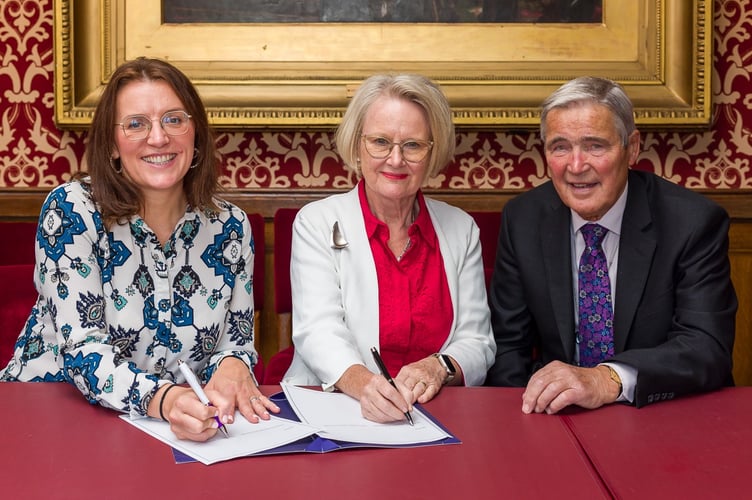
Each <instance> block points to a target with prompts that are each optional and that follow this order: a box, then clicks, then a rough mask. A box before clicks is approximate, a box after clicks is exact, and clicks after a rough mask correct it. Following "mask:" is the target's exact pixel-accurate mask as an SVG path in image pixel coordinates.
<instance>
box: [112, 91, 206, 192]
mask: <svg viewBox="0 0 752 500" xmlns="http://www.w3.org/2000/svg"><path fill="white" fill-rule="evenodd" d="M183 109H184V106H183V104H182V103H181V102H180V99H179V98H178V96H177V94H175V92H174V91H173V90H172V88H171V87H170V86H169V85H168V84H167V83H166V82H164V81H161V80H156V81H134V82H131V83H128V84H126V85H125V86H124V87H123V88H122V89H120V91H119V92H118V95H117V104H116V110H117V111H116V118H117V120H116V121H117V122H122V121H123V119H124V118H125V117H126V116H130V115H144V116H146V117H148V118H150V119H151V120H152V122H151V127H152V128H151V131H150V132H149V135H148V137H146V138H145V139H141V140H135V141H133V140H130V139H129V138H127V137H126V136H125V134H124V133H123V129H122V127H120V126H117V127H116V132H115V146H116V150H115V151H114V152H113V155H112V156H113V158H115V159H118V158H119V159H120V164H121V165H122V167H123V175H125V176H127V177H128V178H129V179H130V180H131V181H132V182H133V183H134V184H136V185H137V186H138V187H139V188H140V189H141V191H142V192H143V193H144V195H145V196H146V197H147V198H148V197H149V195H150V194H161V195H165V194H172V195H175V194H178V193H182V190H183V178H184V177H185V174H186V173H187V172H188V169H189V168H190V165H191V162H192V160H193V154H194V151H193V147H194V139H195V129H194V125H193V122H192V121H190V120H189V121H190V123H189V129H188V132H186V133H185V134H183V135H174V136H173V135H168V134H167V133H165V131H164V129H163V128H162V127H161V126H160V123H159V120H160V118H161V117H162V115H164V114H165V113H166V112H167V111H174V110H183Z"/></svg>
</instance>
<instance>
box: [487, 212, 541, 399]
mask: <svg viewBox="0 0 752 500" xmlns="http://www.w3.org/2000/svg"><path fill="white" fill-rule="evenodd" d="M508 208H509V209H505V211H504V213H503V214H502V222H501V229H500V231H499V242H498V246H497V250H496V261H495V264H494V272H493V277H492V279H491V286H490V290H489V305H490V307H491V324H492V327H493V331H494V338H495V340H496V361H495V363H494V365H493V366H492V367H491V369H490V370H489V372H488V376H487V377H486V385H494V386H513V387H522V386H525V385H527V382H528V379H529V378H530V376H531V374H532V371H533V367H532V365H533V345H534V344H535V339H536V338H537V332H536V331H535V323H534V321H533V318H532V313H531V311H530V309H529V308H528V305H527V300H526V295H525V291H524V284H523V278H522V267H521V264H522V263H521V262H520V261H519V260H518V255H517V254H516V248H515V242H516V239H514V238H513V237H512V235H511V233H512V231H513V228H512V227H511V224H513V223H514V219H513V218H511V216H510V213H511V212H512V211H513V210H512V207H511V206H509V207H508Z"/></svg>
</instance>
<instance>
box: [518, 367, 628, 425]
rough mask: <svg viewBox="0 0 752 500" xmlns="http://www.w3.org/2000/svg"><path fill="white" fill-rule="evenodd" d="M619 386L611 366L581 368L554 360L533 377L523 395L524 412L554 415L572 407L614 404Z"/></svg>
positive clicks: (589, 407) (595, 406)
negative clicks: (614, 378) (612, 374)
mask: <svg viewBox="0 0 752 500" xmlns="http://www.w3.org/2000/svg"><path fill="white" fill-rule="evenodd" d="M618 397H619V385H618V384H617V383H616V382H615V381H614V380H613V379H611V375H610V372H609V369H608V367H606V366H602V365H599V366H596V367H593V368H580V367H577V366H572V365H569V364H566V363H562V362H561V361H553V362H551V363H549V364H547V365H546V366H544V367H543V368H541V369H540V370H538V371H537V372H535V373H534V374H533V376H532V377H531V378H530V381H529V382H528V384H527V388H526V389H525V392H524V394H523V395H522V411H523V412H524V413H543V412H546V413H548V414H554V413H557V412H559V411H561V410H562V409H564V408H566V407H567V406H569V405H577V406H581V407H582V408H587V409H593V408H598V407H600V406H603V405H604V404H609V403H613V402H614V401H616V399H617V398H618Z"/></svg>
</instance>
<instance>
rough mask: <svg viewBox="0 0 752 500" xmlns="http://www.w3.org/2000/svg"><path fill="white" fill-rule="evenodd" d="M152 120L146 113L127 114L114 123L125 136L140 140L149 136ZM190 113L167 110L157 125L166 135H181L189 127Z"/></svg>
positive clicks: (132, 139)
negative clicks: (120, 120) (121, 119)
mask: <svg viewBox="0 0 752 500" xmlns="http://www.w3.org/2000/svg"><path fill="white" fill-rule="evenodd" d="M153 121H154V120H152V119H151V118H149V117H148V116H146V115H129V116H126V117H125V118H123V121H122V122H120V123H116V124H115V125H120V127H121V128H122V129H123V134H125V137H127V138H128V139H130V140H131V141H140V140H143V139H146V138H147V137H149V133H150V132H151V124H152V122H153ZM190 121H191V115H189V114H188V113H186V112H185V111H168V112H167V113H165V114H163V115H162V117H161V118H160V119H159V125H160V126H161V127H162V130H164V131H165V134H167V135H183V134H185V133H186V132H188V129H189V128H190Z"/></svg>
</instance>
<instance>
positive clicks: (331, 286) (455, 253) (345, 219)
mask: <svg viewBox="0 0 752 500" xmlns="http://www.w3.org/2000/svg"><path fill="white" fill-rule="evenodd" d="M425 200H426V206H427V208H428V214H429V216H430V217H431V222H432V223H433V226H434V228H435V230H436V235H437V237H438V240H439V248H440V249H441V256H442V258H443V260H444V268H445V271H446V276H447V281H448V285H449V293H450V295H451V298H452V305H453V308H454V322H453V324H452V327H451V329H450V331H449V337H448V338H447V340H446V342H445V343H444V345H443V347H442V349H441V352H443V353H445V354H448V355H450V356H452V358H454V359H455V360H456V361H457V363H459V365H460V367H461V368H462V373H463V375H464V377H465V385H480V384H482V383H483V382H484V380H485V378H486V372H487V371H488V369H489V368H490V366H491V365H492V364H493V362H494V357H495V354H496V343H495V342H494V338H493V333H492V331H491V323H490V319H489V317H490V313H489V309H488V302H487V299H486V288H485V281H484V276H483V263H482V259H481V247H480V240H479V236H478V235H479V232H478V226H477V225H476V224H475V221H474V220H473V218H472V217H470V216H469V215H468V214H467V213H465V212H463V211H462V210H460V209H459V208H456V207H453V206H451V205H448V204H446V203H443V202H440V201H436V200H431V199H429V198H425ZM335 222H338V223H339V228H340V231H341V233H342V235H343V236H344V238H345V239H346V240H347V243H348V245H347V247H346V248H343V249H335V248H333V245H332V227H333V225H334V223H335ZM290 279H291V285H292V339H293V343H294V345H295V356H294V357H293V360H292V363H291V365H290V368H289V369H288V370H287V373H286V374H285V377H284V379H283V380H284V381H285V382H289V383H292V384H297V385H319V384H321V385H322V387H323V388H324V389H325V390H327V389H331V388H333V385H334V383H335V382H337V381H338V380H339V378H340V377H341V376H342V374H343V373H344V372H345V370H347V369H348V368H349V367H350V366H352V365H354V364H363V365H365V366H367V367H368V369H369V370H371V371H373V372H374V373H378V368H377V367H376V365H375V363H374V361H373V359H372V356H371V352H370V348H371V347H372V346H378V344H379V303H378V289H377V286H378V285H377V280H376V265H375V263H374V260H373V254H372V253H371V246H370V244H369V242H368V237H367V235H366V229H365V222H364V220H363V214H362V212H361V208H360V201H359V199H358V188H357V187H356V188H355V189H353V190H351V191H349V192H347V193H343V194H338V195H333V196H330V197H328V198H326V199H323V200H319V201H315V202H312V203H309V204H308V205H306V206H305V207H303V208H302V209H301V210H300V211H299V212H298V214H297V216H296V218H295V222H294V224H293V236H292V258H291V265H290ZM386 286H389V285H388V284H386Z"/></svg>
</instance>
